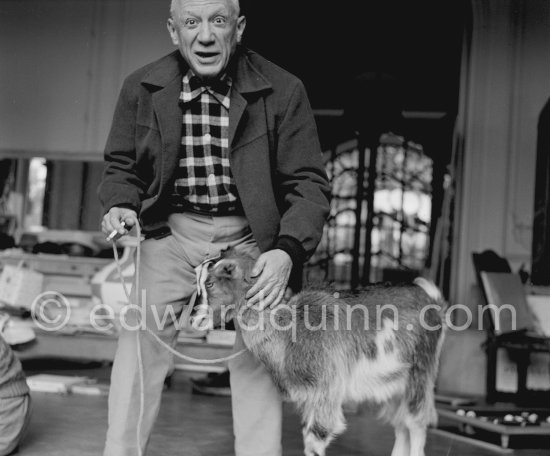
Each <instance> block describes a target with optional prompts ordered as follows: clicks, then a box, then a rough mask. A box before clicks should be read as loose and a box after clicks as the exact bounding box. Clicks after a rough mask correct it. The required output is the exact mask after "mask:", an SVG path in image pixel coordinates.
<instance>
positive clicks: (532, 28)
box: [451, 0, 550, 304]
mask: <svg viewBox="0 0 550 456" xmlns="http://www.w3.org/2000/svg"><path fill="white" fill-rule="evenodd" d="M472 10H473V26H472V30H471V42H470V46H469V50H468V54H467V56H466V64H465V65H464V66H463V74H462V83H461V100H460V107H459V118H458V123H457V135H458V140H459V143H461V144H462V145H463V169H462V182H461V192H460V194H459V195H458V198H459V200H458V207H457V210H458V216H459V218H458V223H456V224H455V226H454V228H455V242H454V252H455V253H454V260H453V261H454V264H453V280H452V290H451V297H452V300H453V301H454V302H459V303H465V304H468V303H471V301H472V300H474V298H475V293H473V291H474V290H473V285H474V283H475V278H474V272H473V266H472V261H471V253H472V252H473V251H482V250H485V249H494V250H495V251H496V252H497V253H499V254H501V255H503V256H505V257H506V258H508V260H509V261H510V262H511V263H512V266H513V267H514V268H518V267H519V266H520V265H521V264H522V263H525V264H526V266H528V267H529V266H530V258H531V237H532V219H533V205H534V178H535V161H536V140H537V120H538V116H539V114H540V111H541V110H542V107H543V106H544V104H545V102H546V101H547V99H548V97H549V96H550V2H548V1H546V0H472Z"/></svg>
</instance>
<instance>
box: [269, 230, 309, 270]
mask: <svg viewBox="0 0 550 456" xmlns="http://www.w3.org/2000/svg"><path fill="white" fill-rule="evenodd" d="M273 248H274V249H279V250H282V251H283V252H286V253H287V254H288V256H289V257H290V259H291V261H292V265H293V266H299V265H302V264H303V263H304V262H305V260H306V251H305V250H304V248H303V247H302V244H301V243H300V241H298V240H297V239H295V238H293V237H292V236H280V237H279V239H277V242H276V243H275V246H274V247H273Z"/></svg>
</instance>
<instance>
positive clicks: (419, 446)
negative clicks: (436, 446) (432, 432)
mask: <svg viewBox="0 0 550 456" xmlns="http://www.w3.org/2000/svg"><path fill="white" fill-rule="evenodd" d="M409 433H410V438H411V452H410V456H424V447H425V445H426V433H427V428H426V426H423V425H421V424H418V423H414V424H413V425H411V426H409Z"/></svg>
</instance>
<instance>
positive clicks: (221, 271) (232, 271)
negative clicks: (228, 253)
mask: <svg viewBox="0 0 550 456" xmlns="http://www.w3.org/2000/svg"><path fill="white" fill-rule="evenodd" d="M236 273H237V264H236V263H235V262H234V261H229V260H221V261H219V262H218V263H217V264H216V266H215V271H214V274H215V275H216V276H217V277H220V278H227V279H232V278H233V277H235V275H236Z"/></svg>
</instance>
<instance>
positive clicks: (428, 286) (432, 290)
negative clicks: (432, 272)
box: [414, 277, 447, 315]
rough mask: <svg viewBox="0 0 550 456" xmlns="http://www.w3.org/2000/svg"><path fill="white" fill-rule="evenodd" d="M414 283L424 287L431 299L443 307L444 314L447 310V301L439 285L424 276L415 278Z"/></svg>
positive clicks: (441, 311)
mask: <svg viewBox="0 0 550 456" xmlns="http://www.w3.org/2000/svg"><path fill="white" fill-rule="evenodd" d="M414 284H415V285H417V286H419V287H420V288H422V289H423V290H424V292H425V293H426V294H427V295H428V296H429V297H430V299H432V300H433V301H435V303H436V304H437V305H438V306H439V307H440V308H441V310H440V314H441V315H443V314H444V313H445V311H446V310H447V301H445V298H444V297H443V294H442V293H441V290H440V289H439V288H437V285H436V284H435V283H433V282H432V281H431V280H428V279H425V278H424V277H417V278H416V279H414Z"/></svg>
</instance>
